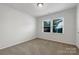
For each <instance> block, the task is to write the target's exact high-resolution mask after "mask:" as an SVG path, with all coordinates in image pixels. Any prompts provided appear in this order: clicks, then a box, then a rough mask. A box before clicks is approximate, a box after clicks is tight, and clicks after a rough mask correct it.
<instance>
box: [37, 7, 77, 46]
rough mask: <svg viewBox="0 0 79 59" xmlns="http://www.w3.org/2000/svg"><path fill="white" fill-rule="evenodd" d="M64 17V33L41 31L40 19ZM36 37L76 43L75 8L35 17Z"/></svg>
mask: <svg viewBox="0 0 79 59" xmlns="http://www.w3.org/2000/svg"><path fill="white" fill-rule="evenodd" d="M58 16H61V17H64V34H57V33H52V32H51V33H45V32H42V20H48V19H51V20H53V19H54V18H56V17H58ZM37 19H38V20H37V37H38V38H43V39H47V40H52V41H58V42H63V43H68V44H73V45H75V43H76V8H71V9H67V10H64V11H61V12H57V13H54V14H50V15H46V16H43V17H39V18H37Z"/></svg>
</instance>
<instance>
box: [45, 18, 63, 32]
mask: <svg viewBox="0 0 79 59" xmlns="http://www.w3.org/2000/svg"><path fill="white" fill-rule="evenodd" d="M63 23H64V18H63V17H57V18H56V19H53V20H52V21H51V20H44V21H43V32H53V33H63V30H64V24H63Z"/></svg>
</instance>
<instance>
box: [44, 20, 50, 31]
mask: <svg viewBox="0 0 79 59" xmlns="http://www.w3.org/2000/svg"><path fill="white" fill-rule="evenodd" d="M50 25H51V23H50V21H49V20H44V21H43V32H50Z"/></svg>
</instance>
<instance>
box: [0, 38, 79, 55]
mask: <svg viewBox="0 0 79 59" xmlns="http://www.w3.org/2000/svg"><path fill="white" fill-rule="evenodd" d="M63 54H65V55H70V54H71V55H72V54H78V49H77V48H76V47H75V46H72V45H66V44H61V43H57V42H53V41H48V40H44V39H34V40H31V41H28V42H24V43H21V44H19V45H16V46H12V47H9V48H6V49H3V50H0V55H63Z"/></svg>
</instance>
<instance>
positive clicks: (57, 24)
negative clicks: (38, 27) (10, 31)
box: [53, 17, 63, 33]
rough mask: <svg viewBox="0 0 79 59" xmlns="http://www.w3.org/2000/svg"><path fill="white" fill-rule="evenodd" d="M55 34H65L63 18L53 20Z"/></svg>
mask: <svg viewBox="0 0 79 59" xmlns="http://www.w3.org/2000/svg"><path fill="white" fill-rule="evenodd" d="M53 32H54V33H63V18H61V17H60V18H57V19H54V20H53Z"/></svg>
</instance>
